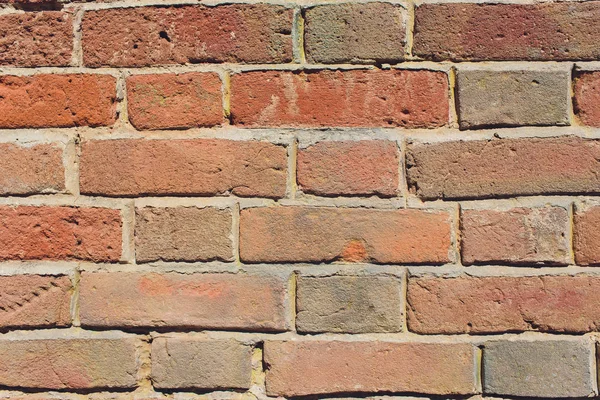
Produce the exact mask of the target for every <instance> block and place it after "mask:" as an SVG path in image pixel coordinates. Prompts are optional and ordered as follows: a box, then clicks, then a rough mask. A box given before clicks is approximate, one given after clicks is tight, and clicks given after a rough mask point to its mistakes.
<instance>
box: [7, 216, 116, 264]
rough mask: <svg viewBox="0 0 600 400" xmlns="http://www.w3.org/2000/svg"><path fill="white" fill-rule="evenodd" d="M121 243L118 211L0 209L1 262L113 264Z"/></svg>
mask: <svg viewBox="0 0 600 400" xmlns="http://www.w3.org/2000/svg"><path fill="white" fill-rule="evenodd" d="M121 241H122V239H121V215H120V211H119V210H113V209H107V208H76V207H51V206H39V207H38V206H18V207H11V206H0V260H86V261H95V262H116V261H118V260H119V258H120V256H121Z"/></svg>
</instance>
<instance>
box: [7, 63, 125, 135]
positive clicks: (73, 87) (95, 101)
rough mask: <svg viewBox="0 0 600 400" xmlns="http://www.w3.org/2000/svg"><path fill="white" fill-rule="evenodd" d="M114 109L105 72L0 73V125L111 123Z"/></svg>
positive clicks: (112, 84)
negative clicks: (83, 73)
mask: <svg viewBox="0 0 600 400" xmlns="http://www.w3.org/2000/svg"><path fill="white" fill-rule="evenodd" d="M115 110H116V79H115V78H114V77H112V76H109V75H82V74H71V75H54V74H40V75H33V76H11V75H2V76H0V128H44V127H55V128H61V127H64V128H66V127H74V126H103V125H111V124H112V123H113V122H114V121H115V118H116V111H115Z"/></svg>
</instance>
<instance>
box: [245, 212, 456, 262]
mask: <svg viewBox="0 0 600 400" xmlns="http://www.w3.org/2000/svg"><path fill="white" fill-rule="evenodd" d="M449 248H450V217H449V215H448V213H447V212H439V211H435V212H434V211H426V210H417V209H405V210H375V209H362V208H325V207H273V208H270V207H260V208H249V209H244V210H242V212H241V221H240V256H241V259H242V260H243V261H247V262H297V261H300V262H301V261H306V262H330V261H336V260H341V261H350V262H363V261H366V262H374V263H381V264H388V263H391V264H403V263H429V264H439V263H445V262H447V261H448V251H449Z"/></svg>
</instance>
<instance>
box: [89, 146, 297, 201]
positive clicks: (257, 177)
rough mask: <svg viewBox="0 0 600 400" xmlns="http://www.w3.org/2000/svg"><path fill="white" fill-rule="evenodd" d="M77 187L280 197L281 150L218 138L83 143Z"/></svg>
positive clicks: (112, 192) (122, 192)
mask: <svg viewBox="0 0 600 400" xmlns="http://www.w3.org/2000/svg"><path fill="white" fill-rule="evenodd" d="M80 169H81V172H80V186H81V192H82V193H86V194H98V195H108V196H136V195H137V196H139V195H158V196H160V195H172V196H177V195H199V196H210V195H221V194H226V193H232V194H235V195H238V196H257V197H283V195H284V194H285V191H286V186H285V185H286V179H287V178H286V169H287V165H286V149H285V147H283V146H277V145H274V144H270V143H266V142H241V141H230V140H218V139H189V140H106V141H88V142H85V143H83V146H82V151H81V160H80Z"/></svg>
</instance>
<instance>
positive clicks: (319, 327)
mask: <svg viewBox="0 0 600 400" xmlns="http://www.w3.org/2000/svg"><path fill="white" fill-rule="evenodd" d="M297 287H298V289H297V295H296V296H297V298H296V313H297V314H296V329H297V330H298V332H305V333H318V332H342V333H368V332H399V331H401V330H402V311H401V310H402V307H403V306H402V300H401V298H400V297H401V295H400V290H401V288H400V281H399V279H398V278H393V277H384V276H329V277H304V276H300V277H298V281H297Z"/></svg>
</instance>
